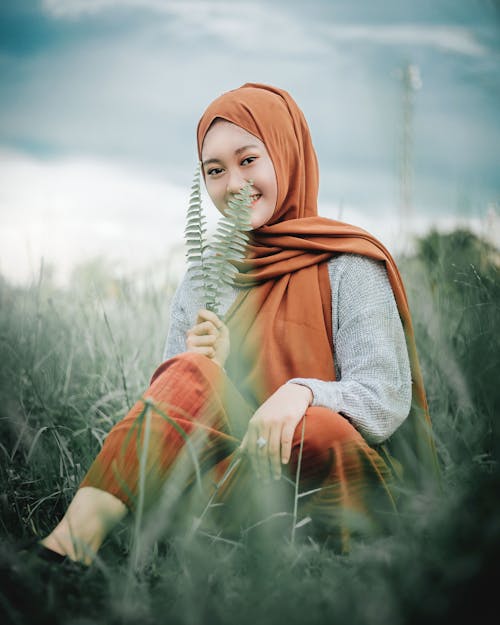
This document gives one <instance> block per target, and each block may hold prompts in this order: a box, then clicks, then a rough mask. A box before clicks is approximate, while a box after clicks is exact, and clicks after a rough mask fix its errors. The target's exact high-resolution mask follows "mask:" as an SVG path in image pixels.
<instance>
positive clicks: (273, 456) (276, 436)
mask: <svg viewBox="0 0 500 625" xmlns="http://www.w3.org/2000/svg"><path fill="white" fill-rule="evenodd" d="M281 429H282V426H281V424H280V423H276V424H275V425H274V426H273V427H272V428H271V430H270V432H269V442H268V445H269V450H268V454H269V456H268V459H269V466H270V469H271V476H272V477H273V478H274V479H275V480H279V479H280V477H281V462H280V447H281Z"/></svg>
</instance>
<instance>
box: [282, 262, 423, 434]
mask: <svg viewBox="0 0 500 625" xmlns="http://www.w3.org/2000/svg"><path fill="white" fill-rule="evenodd" d="M329 273H330V282H331V285H332V322H333V343H334V354H335V366H336V372H337V381H322V380H316V379H310V378H294V379H293V380H289V382H295V383H298V384H303V385H305V386H308V387H309V388H310V389H311V391H312V393H313V403H312V405H313V406H325V407H327V408H330V409H331V410H334V411H335V412H340V413H341V414H343V415H344V416H345V417H346V418H347V419H349V421H351V422H352V424H353V425H354V427H356V428H357V429H358V430H359V431H360V433H361V434H362V435H363V437H364V438H365V439H366V440H367V441H368V442H369V443H371V444H377V443H381V442H383V441H384V440H386V439H387V438H389V436H390V435H391V434H392V433H393V432H394V431H395V430H396V429H397V428H398V427H399V426H400V425H401V423H402V422H403V421H404V420H405V418H406V417H407V416H408V413H409V410H410V403H411V373H410V364H409V358H408V351H407V349H406V341H405V336H404V330H403V326H402V323H401V320H400V317H399V313H398V310H397V305H396V301H395V299H394V295H393V292H392V288H391V286H390V283H389V279H388V276H387V272H386V270H385V266H384V265H383V263H381V262H379V261H375V260H372V259H370V258H367V257H365V256H358V255H355V254H343V255H341V256H338V257H337V258H334V259H332V260H331V261H330V262H329Z"/></svg>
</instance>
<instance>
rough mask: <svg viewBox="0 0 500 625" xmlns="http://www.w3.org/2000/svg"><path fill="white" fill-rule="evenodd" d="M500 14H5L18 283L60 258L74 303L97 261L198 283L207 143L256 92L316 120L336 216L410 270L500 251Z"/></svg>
mask: <svg viewBox="0 0 500 625" xmlns="http://www.w3.org/2000/svg"><path fill="white" fill-rule="evenodd" d="M499 7H500V3H499V2H495V1H493V0H467V1H464V0H461V1H457V0H420V1H419V2H414V1H410V0H382V1H378V0H360V1H358V2H351V1H350V0H308V1H307V2H305V1H303V2H298V1H293V0H286V1H285V0H284V1H281V0H273V1H267V2H260V1H258V0H254V1H250V0H245V1H241V2H240V1H238V0H230V1H221V2H219V1H210V0H205V1H190V0H187V1H179V0H178V1H174V0H11V1H9V0H6V1H5V0H4V1H3V2H2V3H1V5H0V84H1V97H0V273H1V274H2V275H3V276H4V277H5V278H7V279H8V280H9V281H11V282H14V283H19V284H21V283H27V282H30V281H31V280H32V279H33V277H34V276H36V275H37V274H38V272H39V269H40V263H41V259H42V258H43V262H44V266H45V271H49V270H50V272H51V275H52V278H53V279H54V280H55V281H56V282H57V283H60V284H62V285H63V284H65V283H67V282H68V281H69V280H71V279H72V278H71V277H72V275H73V273H72V272H73V271H74V269H75V267H81V266H82V264H83V265H85V264H86V263H88V262H90V261H92V262H95V259H96V258H98V259H100V260H99V262H101V263H107V266H108V268H109V269H110V270H112V271H114V272H117V273H122V274H127V275H134V274H136V275H139V274H144V272H146V273H148V274H149V275H150V276H152V275H153V274H155V272H158V270H159V269H161V270H164V269H165V263H166V262H167V263H168V264H169V265H170V270H171V271H175V272H181V271H182V270H183V251H182V238H183V222H184V215H185V211H186V208H187V202H188V197H189V187H190V184H191V181H192V176H193V173H194V169H195V166H196V148H195V145H196V144H195V129H196V124H197V122H198V119H199V117H200V115H201V113H202V112H203V110H204V108H205V107H206V105H207V104H208V103H209V102H210V101H211V100H213V99H214V98H216V97H217V96H218V95H220V94H221V93H222V92H224V91H226V90H229V89H232V88H235V87H238V86H240V85H242V84H243V83H245V82H264V83H270V84H274V85H277V86H279V87H281V88H284V89H286V90H287V91H289V92H290V93H291V95H292V96H293V97H294V98H295V99H296V101H297V102H298V104H299V106H300V107H301V108H302V109H303V111H304V113H305V115H306V118H307V120H308V123H309V126H310V128H311V132H312V136H313V140H314V144H315V147H316V150H317V153H318V157H319V163H320V174H321V175H320V198H319V212H320V214H321V215H323V216H326V217H331V218H335V219H341V220H343V221H347V222H351V223H354V224H356V225H360V226H362V227H365V228H367V229H369V230H370V231H372V232H373V233H374V234H375V235H377V236H379V237H380V238H381V239H382V241H383V242H384V243H385V244H386V245H387V246H388V247H389V249H390V250H391V251H393V252H395V253H399V252H400V251H405V249H406V248H407V247H408V246H410V245H411V238H412V234H414V233H417V234H422V233H425V232H427V231H428V230H429V228H431V227H435V228H437V229H439V230H441V231H450V230H452V229H454V228H456V227H457V226H458V227H465V228H467V229H469V230H471V231H473V232H475V233H477V234H479V235H481V236H484V237H486V238H487V239H488V240H489V241H490V242H492V243H494V244H495V245H498V242H499V240H500V226H499V217H498V214H499V212H500V210H499V200H500V175H499V164H500V158H499V157H500V116H499V115H498V106H499V101H500V37H499V32H500V29H499V24H500V22H499V20H500V10H499ZM205 206H206V210H207V214H208V217H209V222H210V223H211V224H213V223H214V220H215V219H216V217H217V215H216V213H215V209H213V207H211V206H210V205H209V202H208V201H206V202H205ZM93 259H94V260H93Z"/></svg>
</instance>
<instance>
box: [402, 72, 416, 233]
mask: <svg viewBox="0 0 500 625" xmlns="http://www.w3.org/2000/svg"><path fill="white" fill-rule="evenodd" d="M398 77H399V78H400V80H401V83H402V87H403V89H402V122H401V126H402V127H401V145H400V162H399V221H400V223H399V227H400V232H401V234H402V235H403V236H406V235H408V234H409V233H410V232H411V229H412V227H411V226H412V223H411V222H412V217H413V197H412V196H413V184H412V183H413V116H414V100H415V92H416V91H418V90H419V89H421V87H422V80H421V78H420V70H419V68H418V65H414V64H412V63H407V64H406V65H405V66H404V67H403V69H401V70H400V71H399V72H398Z"/></svg>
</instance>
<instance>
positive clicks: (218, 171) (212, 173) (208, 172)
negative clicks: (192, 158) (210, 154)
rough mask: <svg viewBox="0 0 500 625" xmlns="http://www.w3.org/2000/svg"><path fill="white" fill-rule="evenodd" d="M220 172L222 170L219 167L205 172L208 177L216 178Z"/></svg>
mask: <svg viewBox="0 0 500 625" xmlns="http://www.w3.org/2000/svg"><path fill="white" fill-rule="evenodd" d="M221 171H222V169H221V168H220V167H212V168H211V169H209V170H207V174H208V175H209V176H217V175H218V174H220V172H221Z"/></svg>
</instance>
